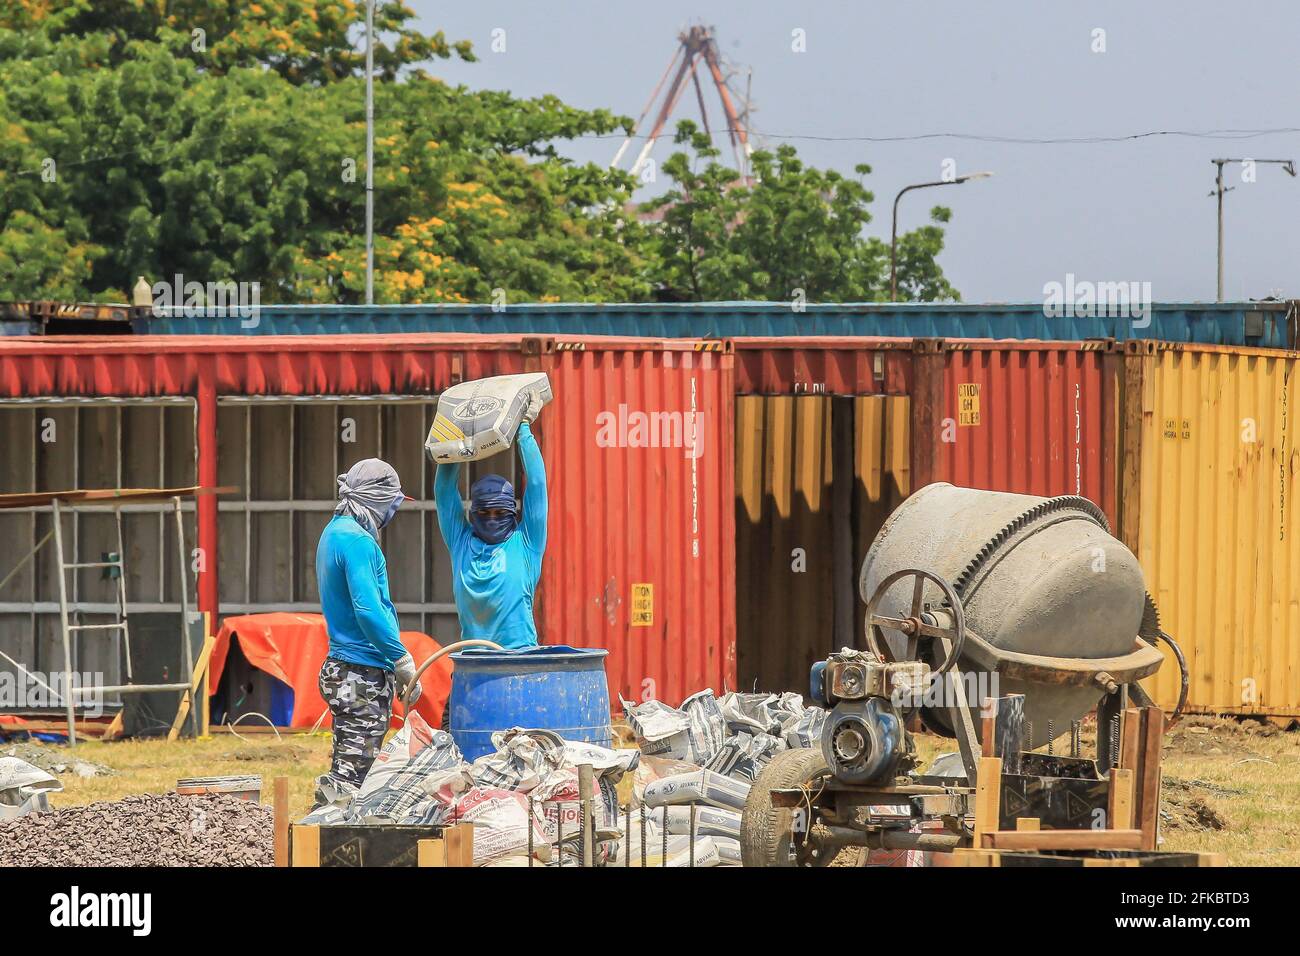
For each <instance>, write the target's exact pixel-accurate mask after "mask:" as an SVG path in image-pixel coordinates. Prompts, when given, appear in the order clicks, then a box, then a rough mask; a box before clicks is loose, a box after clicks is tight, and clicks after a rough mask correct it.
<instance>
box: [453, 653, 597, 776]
mask: <svg viewBox="0 0 1300 956" xmlns="http://www.w3.org/2000/svg"><path fill="white" fill-rule="evenodd" d="M608 654H609V652H608V651H606V650H603V649H599V648H590V647H567V646H565V645H562V644H557V645H545V646H541V647H527V648H523V649H522V650H517V651H494V650H490V649H487V648H471V649H467V650H463V651H459V652H457V653H455V654H452V655H451V659H452V661H453V662H454V663H455V665H456V668H455V670H454V671H452V675H451V698H450V701H449V703H448V708H449V710H450V716H449V718H448V727H449V728H450V730H451V736H452V738H453V739H454V740H455V741H456V746H457V747H459V748H460V752H461V753H462V754H463V755H464V756H465V759H466V760H475V759H477V758H478V757H481V756H483V755H484V754H490V753H494V752H495V751H496V748H495V747H494V746H492V734H493V733H494V732H495V731H498V730H508V729H509V728H511V727H523V728H525V729H527V730H551V731H554V732H555V733H557V734H559V735H560V736H561V737H563V738H564V739H565V740H584V741H587V742H588V743H593V744H600V745H602V746H605V747H608V746H610V745H611V744H612V743H613V740H614V731H613V728H612V727H611V726H610V722H609V684H608V683H606V681H605V658H606V657H607V656H608Z"/></svg>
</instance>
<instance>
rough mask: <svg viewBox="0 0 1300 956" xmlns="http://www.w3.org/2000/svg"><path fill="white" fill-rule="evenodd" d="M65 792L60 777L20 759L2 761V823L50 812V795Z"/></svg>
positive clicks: (6, 758)
mask: <svg viewBox="0 0 1300 956" xmlns="http://www.w3.org/2000/svg"><path fill="white" fill-rule="evenodd" d="M62 789H63V784H61V783H59V780H58V778H57V777H54V776H53V775H51V774H48V773H46V772H45V771H44V770H42V769H41V768H40V767H37V766H34V765H33V764H30V763H28V762H27V761H26V760H23V759H22V758H20V757H0V820H13V819H15V818H17V817H21V816H26V815H27V814H29V813H38V812H41V811H44V810H48V809H50V801H49V797H48V794H50V793H54V792H58V791H59V790H62Z"/></svg>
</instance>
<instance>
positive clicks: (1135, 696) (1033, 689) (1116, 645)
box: [742, 483, 1186, 866]
mask: <svg viewBox="0 0 1300 956" xmlns="http://www.w3.org/2000/svg"><path fill="white" fill-rule="evenodd" d="M859 590H860V593H861V596H862V600H863V601H864V602H865V605H866V618H865V634H866V643H867V647H866V648H844V649H843V650H842V651H840V652H838V653H836V654H832V655H830V657H829V658H827V660H825V661H819V662H818V663H816V664H814V665H813V668H812V673H811V675H810V676H811V688H810V690H811V696H812V697H813V699H814V700H815V701H817V702H818V703H820V704H821V705H822V706H825V707H827V708H829V709H830V713H829V714H828V715H827V720H826V724H825V727H824V729H823V732H822V738H821V748H820V750H791V751H786V752H782V753H779V754H777V756H776V758H774V759H773V761H772V762H771V763H770V764H769V765H768V766H767V768H765V770H764V771H763V773H762V774H761V775H760V776H759V779H758V780H757V781H756V782H755V785H754V788H753V789H752V790H751V793H750V799H749V803H748V804H747V805H746V808H745V814H744V824H743V828H742V829H743V833H742V847H743V850H744V854H745V862H746V865H759V866H788V865H821V864H825V863H827V862H829V860H830V859H831V858H832V857H834V856H835V855H836V854H838V853H839V852H841V851H842V850H843V849H844V848H845V847H853V846H857V847H863V848H869V847H876V848H891V849H902V848H909V849H923V850H937V851H955V850H964V849H975V850H981V852H982V851H983V848H982V847H981V834H980V832H979V831H980V826H979V825H978V823H977V821H976V814H975V796H976V794H977V792H979V788H980V786H981V784H983V785H984V786H985V787H986V788H988V787H993V788H995V789H996V792H997V794H998V797H997V801H995V802H997V806H996V807H995V808H994V809H993V810H988V808H987V807H986V817H987V816H988V814H989V813H991V814H992V817H991V818H986V819H985V821H984V825H983V829H984V830H985V831H988V832H987V834H985V836H987V837H988V838H987V839H986V840H984V841H983V846H984V847H990V846H993V845H994V844H996V843H997V841H998V840H999V839H1001V840H1002V841H1003V843H1004V844H1007V845H1010V844H1011V843H1014V842H1015V840H1013V839H1011V838H1010V837H1007V836H1006V835H1005V834H1003V835H1002V837H1001V838H999V837H998V833H999V832H1001V830H1000V829H999V827H1000V826H1006V825H1010V826H1012V827H1013V828H1015V826H1016V825H1017V823H1018V822H1019V821H1022V820H1024V821H1031V823H1032V826H1033V828H1034V829H1035V830H1037V829H1038V827H1039V824H1040V823H1041V822H1043V821H1044V820H1045V821H1046V823H1045V824H1044V829H1046V830H1050V831H1052V832H1051V833H1049V834H1048V835H1047V836H1045V837H1037V838H1035V839H1037V840H1038V841H1039V842H1040V843H1041V844H1043V845H1053V846H1054V845H1057V844H1062V843H1064V844H1069V845H1070V846H1075V845H1076V844H1078V843H1079V841H1082V842H1084V843H1087V842H1089V841H1092V843H1095V844H1098V848H1104V849H1106V850H1107V851H1108V852H1110V851H1114V852H1118V851H1119V850H1120V849H1122V848H1121V847H1120V844H1125V845H1126V846H1128V848H1129V849H1132V850H1137V849H1145V850H1153V849H1154V845H1155V829H1154V828H1155V819H1156V817H1155V812H1154V807H1155V806H1157V805H1158V773H1155V774H1154V775H1153V774H1152V773H1149V772H1148V771H1149V770H1150V769H1151V765H1152V761H1154V765H1155V766H1156V767H1157V768H1158V761H1159V743H1158V737H1159V733H1160V731H1159V730H1158V729H1156V730H1152V729H1150V728H1160V727H1163V715H1162V714H1161V713H1160V711H1159V710H1158V709H1156V708H1155V707H1154V706H1153V705H1152V702H1151V701H1150V699H1149V698H1148V697H1147V695H1146V694H1145V693H1144V692H1143V690H1142V688H1141V687H1140V686H1139V684H1138V683H1137V682H1138V681H1139V680H1140V679H1142V678H1144V677H1148V676H1150V675H1151V674H1153V673H1155V672H1156V670H1157V669H1158V668H1159V667H1160V666H1161V664H1162V662H1163V660H1164V655H1163V654H1162V652H1161V650H1160V649H1159V647H1158V646H1157V643H1158V642H1162V641H1163V642H1167V643H1168V645H1169V647H1170V648H1171V650H1172V651H1173V653H1174V656H1175V658H1176V659H1177V660H1178V662H1179V664H1180V666H1182V665H1183V662H1182V655H1181V652H1179V650H1178V648H1177V645H1176V644H1175V643H1174V641H1173V639H1172V638H1170V637H1169V636H1168V635H1166V634H1165V633H1164V632H1163V631H1161V630H1160V626H1159V616H1158V613H1157V611H1156V607H1155V605H1154V603H1153V602H1152V600H1151V598H1150V597H1149V595H1147V593H1146V591H1145V588H1144V582H1143V577H1142V570H1141V568H1140V566H1139V565H1138V562H1137V560H1136V558H1135V557H1134V556H1133V554H1132V552H1130V551H1129V550H1128V548H1126V547H1125V546H1124V545H1123V544H1122V543H1121V542H1120V541H1118V540H1116V539H1115V538H1114V537H1112V536H1111V534H1110V529H1109V527H1108V525H1107V522H1106V519H1105V516H1104V515H1103V514H1102V512H1101V511H1100V510H1099V509H1098V508H1097V506H1096V505H1094V504H1093V503H1092V502H1090V501H1088V500H1087V499H1085V498H1081V497H1074V496H1065V497H1058V498H1039V497H1034V496H1030V495H1019V494H1008V493H1002V492H991V491H978V490H974V489H970V488H959V487H955V486H953V485H950V484H946V483H939V484H932V485H928V486H926V487H924V488H922V489H921V490H920V491H918V492H916V493H915V494H914V495H912V496H911V497H910V498H908V499H907V500H906V501H905V502H903V504H902V505H901V506H900V507H899V508H898V509H897V510H896V511H895V512H894V514H893V515H892V516H891V517H890V518H889V520H888V521H886V523H885V525H884V526H883V527H882V528H881V530H880V532H879V534H878V535H877V536H876V539H875V541H874V542H873V543H872V546H871V548H870V550H869V551H868V553H867V556H866V559H865V561H864V562H863V566H862V572H861V576H860V578H859ZM1185 682H1186V669H1185V667H1184V684H1185ZM1094 710H1095V711H1096V712H1097V715H1098V733H1097V753H1096V755H1095V757H1094V758H1085V757H1084V756H1083V755H1082V754H1081V752H1080V744H1079V739H1080V737H1079V721H1080V719H1081V718H1083V717H1084V716H1085V715H1087V714H1089V713H1091V712H1092V711H1094ZM1121 713H1123V714H1124V727H1125V730H1124V733H1125V734H1127V735H1128V736H1127V737H1125V743H1124V744H1123V746H1121V743H1120V737H1121V731H1120V726H1121V721H1120V714H1121ZM914 716H919V718H920V720H921V722H922V723H924V725H925V726H926V727H927V728H929V729H930V730H932V731H935V732H937V733H940V734H942V735H945V736H949V737H955V738H956V741H957V749H958V752H959V754H960V762H959V763H957V762H953V765H952V766H950V767H949V768H948V769H946V770H944V771H943V772H941V773H938V774H935V773H929V774H925V773H920V772H918V770H917V768H916V767H915V747H914V746H913V742H912V739H911V735H910V734H909V733H908V732H907V731H906V729H905V727H906V726H907V724H908V723H909V722H910V720H911V719H912V718H913V717H914ZM1067 731H1072V734H1071V741H1072V742H1071V746H1070V748H1069V751H1070V752H1069V753H1068V754H1061V755H1058V754H1056V753H1054V752H1053V741H1054V740H1055V739H1056V738H1057V737H1059V736H1061V735H1062V734H1064V733H1066V732H1067ZM1141 734H1148V735H1149V736H1150V740H1148V739H1147V738H1146V737H1142V741H1144V742H1143V743H1139V742H1137V741H1138V736H1140V735H1141ZM1153 742H1154V744H1153ZM1044 746H1046V747H1047V748H1048V753H1047V754H1041V753H1036V751H1037V750H1039V749H1040V748H1042V747H1044ZM1153 746H1154V751H1153V753H1154V756H1151V753H1152V747H1153ZM1121 751H1122V752H1123V753H1124V754H1126V755H1127V756H1126V757H1125V760H1126V761H1127V762H1128V763H1129V764H1130V766H1127V767H1126V766H1124V765H1123V763H1124V761H1121ZM989 760H995V761H997V763H996V764H992V763H989V762H988V761H989ZM1003 761H1005V762H1006V763H1005V766H1004V764H1003ZM1135 769H1136V771H1138V773H1139V775H1140V777H1141V780H1140V781H1139V783H1140V784H1141V786H1142V787H1143V788H1144V789H1141V790H1140V791H1134V792H1133V793H1131V794H1130V795H1129V796H1128V797H1124V794H1123V792H1122V791H1123V789H1124V788H1125V787H1129V788H1133V787H1134V784H1133V777H1134V771H1135ZM981 773H983V774H984V776H985V777H989V776H995V779H981ZM1152 781H1154V791H1152ZM1117 788H1118V789H1117ZM1117 795H1118V800H1117ZM1143 801H1145V805H1144V806H1142V807H1141V809H1140V810H1139V811H1133V812H1134V813H1136V814H1137V817H1133V818H1132V819H1126V820H1120V821H1118V822H1119V823H1125V822H1127V823H1130V824H1131V823H1132V822H1133V819H1137V818H1139V817H1140V818H1141V819H1143V820H1148V822H1149V826H1148V825H1147V824H1144V826H1143V828H1134V827H1133V826H1118V824H1117V823H1116V821H1115V820H1111V821H1110V823H1109V824H1108V825H1107V826H1105V827H1101V828H1100V829H1101V830H1103V831H1105V832H1103V833H1102V834H1101V835H1095V834H1094V835H1089V834H1088V833H1086V832H1082V831H1084V830H1087V829H1098V826H1097V821H1098V819H1106V818H1107V815H1108V814H1110V815H1112V816H1117V815H1121V816H1122V815H1124V814H1125V813H1129V811H1132V805H1133V804H1134V803H1138V804H1142V803H1143ZM986 803H987V801H986ZM1116 806H1119V807H1121V810H1120V811H1116V810H1115V807H1116ZM882 807H887V808H889V812H888V813H886V814H885V815H884V816H882V815H881V811H882ZM800 808H801V812H799V813H796V812H795V810H796V809H800ZM1062 808H1065V809H1064V810H1063V809H1062ZM1123 808H1128V809H1123ZM1099 815H1100V816H1099ZM1130 815H1131V814H1130ZM990 819H991V821H992V822H990ZM1025 826H1026V827H1028V826H1030V823H1028V822H1027V823H1025ZM1147 830H1149V832H1147ZM1057 831H1070V832H1065V833H1062V832H1057ZM1023 839H1024V838H1022V841H1023ZM1071 841H1074V842H1071ZM1029 842H1032V840H1030V841H1029Z"/></svg>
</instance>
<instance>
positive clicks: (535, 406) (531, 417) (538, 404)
mask: <svg viewBox="0 0 1300 956" xmlns="http://www.w3.org/2000/svg"><path fill="white" fill-rule="evenodd" d="M541 411H542V396H541V395H538V394H537V393H536V392H533V393H532V394H531V395H529V396H528V408H527V410H525V412H524V421H526V422H527V423H528V424H530V425H531V424H532V423H533V422H534V421H536V420H537V416H538V415H540V414H541Z"/></svg>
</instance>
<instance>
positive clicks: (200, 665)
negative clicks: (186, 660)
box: [167, 634, 216, 740]
mask: <svg viewBox="0 0 1300 956" xmlns="http://www.w3.org/2000/svg"><path fill="white" fill-rule="evenodd" d="M188 639H189V637H188V635H187V636H186V640H188ZM215 644H216V638H215V637H213V636H212V635H211V634H207V635H205V636H204V638H203V650H201V651H200V652H199V659H198V660H197V661H195V662H194V673H193V674H191V675H190V689H189V690H186V691H182V692H181V703H180V706H179V707H177V708H176V719H175V720H173V721H172V726H171V729H170V730H169V731H167V739H168V740H176V739H177V738H179V737H180V734H181V725H182V724H184V723H185V718H186V717H188V716H189V713H190V706H191V701H192V700H193V698H194V695H195V694H196V693H198V690H199V687H201V686H203V683H204V676H205V675H206V674H207V672H208V660H209V659H210V658H211V657H212V648H213V646H214V645H215Z"/></svg>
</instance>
